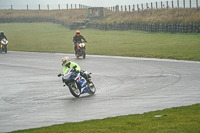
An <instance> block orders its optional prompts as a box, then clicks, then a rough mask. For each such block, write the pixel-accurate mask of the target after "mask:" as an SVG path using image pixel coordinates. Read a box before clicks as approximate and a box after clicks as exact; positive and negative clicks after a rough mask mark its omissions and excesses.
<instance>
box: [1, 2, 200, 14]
mask: <svg viewBox="0 0 200 133" xmlns="http://www.w3.org/2000/svg"><path fill="white" fill-rule="evenodd" d="M90 7H91V6H86V5H82V4H57V5H55V4H38V5H37V4H34V5H22V4H20V5H3V4H0V9H13V10H61V9H82V8H90ZM199 7H200V0H172V1H160V2H150V3H142V4H132V5H115V6H111V7H104V8H106V9H109V10H110V11H112V12H118V11H129V12H132V11H140V10H146V9H173V8H199Z"/></svg>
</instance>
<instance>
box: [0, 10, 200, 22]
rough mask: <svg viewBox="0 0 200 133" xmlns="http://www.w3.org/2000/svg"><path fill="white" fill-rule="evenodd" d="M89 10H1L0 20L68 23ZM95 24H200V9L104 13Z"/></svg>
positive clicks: (82, 18) (82, 17) (79, 19)
mask: <svg viewBox="0 0 200 133" xmlns="http://www.w3.org/2000/svg"><path fill="white" fill-rule="evenodd" d="M87 13H88V10H87V9H69V10H0V18H18V17H20V18H23V17H26V18H31V17H45V18H54V19H57V20H60V21H63V22H66V23H72V22H74V21H81V20H84V19H86V17H85V16H86V14H87ZM94 22H95V23H121V22H124V23H130V22H132V23H133V22H134V23H143V24H161V23H165V24H170V23H181V24H190V23H194V24H200V8H191V9H190V8H187V9H183V8H179V9H178V8H175V9H149V10H143V11H140V12H137V11H134V12H117V13H115V12H108V11H106V12H104V19H102V20H96V21H94Z"/></svg>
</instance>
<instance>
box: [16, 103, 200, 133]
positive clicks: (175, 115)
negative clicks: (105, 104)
mask: <svg viewBox="0 0 200 133" xmlns="http://www.w3.org/2000/svg"><path fill="white" fill-rule="evenodd" d="M199 110H200V104H196V105H192V106H183V107H176V108H170V109H164V110H158V111H154V112H148V113H143V114H135V115H127V116H118V117H109V118H105V119H102V120H89V121H83V122H77V123H72V122H69V123H64V124H60V125H53V126H49V127H41V128H35V129H28V130H21V131H15V132H12V133H77V132H78V133H97V132H99V133H125V132H126V133H127V132H128V133H199V132H200V111H199ZM156 115H166V116H163V117H155V116H156Z"/></svg>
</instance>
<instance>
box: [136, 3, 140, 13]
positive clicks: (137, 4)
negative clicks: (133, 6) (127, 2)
mask: <svg viewBox="0 0 200 133" xmlns="http://www.w3.org/2000/svg"><path fill="white" fill-rule="evenodd" d="M137 10H138V12H139V10H140V9H139V5H138V4H137Z"/></svg>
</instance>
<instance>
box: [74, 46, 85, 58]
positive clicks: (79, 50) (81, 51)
mask: <svg viewBox="0 0 200 133" xmlns="http://www.w3.org/2000/svg"><path fill="white" fill-rule="evenodd" d="M76 46H77V49H76V53H77V54H76V57H77V58H79V57H80V56H82V57H83V59H85V57H86V53H85V50H86V45H85V43H83V42H81V43H77V44H76Z"/></svg>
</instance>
